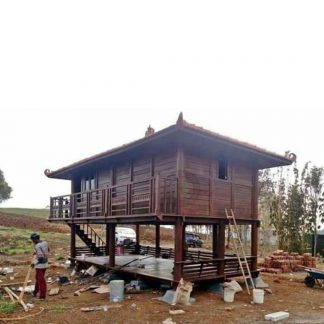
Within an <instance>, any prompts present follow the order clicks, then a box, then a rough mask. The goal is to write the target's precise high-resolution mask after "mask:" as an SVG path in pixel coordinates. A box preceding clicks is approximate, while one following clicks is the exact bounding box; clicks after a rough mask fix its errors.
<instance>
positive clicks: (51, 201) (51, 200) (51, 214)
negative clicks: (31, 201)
mask: <svg viewBox="0 0 324 324" xmlns="http://www.w3.org/2000/svg"><path fill="white" fill-rule="evenodd" d="M49 218H54V217H53V198H52V197H50V214H49Z"/></svg>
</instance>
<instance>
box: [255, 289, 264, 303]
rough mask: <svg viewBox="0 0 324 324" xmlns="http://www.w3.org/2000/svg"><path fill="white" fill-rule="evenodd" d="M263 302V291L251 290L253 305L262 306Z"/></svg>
mask: <svg viewBox="0 0 324 324" xmlns="http://www.w3.org/2000/svg"><path fill="white" fill-rule="evenodd" d="M263 301H264V290H262V289H253V302H254V303H255V304H263Z"/></svg>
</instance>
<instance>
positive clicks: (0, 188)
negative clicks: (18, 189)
mask: <svg viewBox="0 0 324 324" xmlns="http://www.w3.org/2000/svg"><path fill="white" fill-rule="evenodd" d="M11 191H12V189H11V187H10V186H9V185H8V183H7V182H6V179H5V177H4V175H3V172H2V171H1V170H0V204H1V203H2V202H3V201H5V200H8V199H9V198H10V194H11Z"/></svg>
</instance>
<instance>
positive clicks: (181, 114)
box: [177, 112, 184, 126]
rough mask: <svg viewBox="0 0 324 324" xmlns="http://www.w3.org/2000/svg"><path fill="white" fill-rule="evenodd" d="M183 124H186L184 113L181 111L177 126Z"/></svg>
mask: <svg viewBox="0 0 324 324" xmlns="http://www.w3.org/2000/svg"><path fill="white" fill-rule="evenodd" d="M183 125H184V120H183V113H182V112H180V114H179V117H178V120H177V126H183Z"/></svg>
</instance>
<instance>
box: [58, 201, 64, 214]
mask: <svg viewBox="0 0 324 324" xmlns="http://www.w3.org/2000/svg"><path fill="white" fill-rule="evenodd" d="M58 215H59V218H63V198H62V197H60V198H59V212H58Z"/></svg>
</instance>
